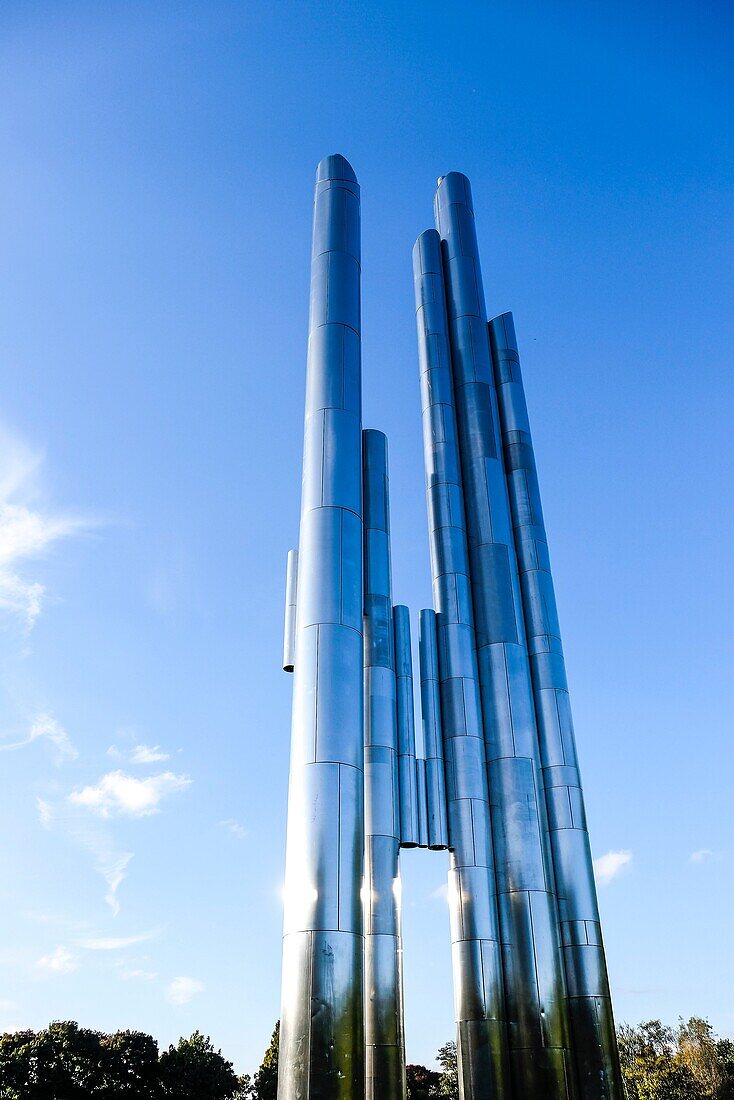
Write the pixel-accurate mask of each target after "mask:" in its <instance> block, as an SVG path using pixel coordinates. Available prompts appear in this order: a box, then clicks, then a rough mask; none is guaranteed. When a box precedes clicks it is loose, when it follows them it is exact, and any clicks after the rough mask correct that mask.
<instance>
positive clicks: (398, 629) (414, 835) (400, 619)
mask: <svg viewBox="0 0 734 1100" xmlns="http://www.w3.org/2000/svg"><path fill="white" fill-rule="evenodd" d="M393 626H394V630H395V674H396V677H397V702H398V787H399V791H400V843H401V844H402V846H403V848H416V847H417V846H418V839H419V838H418V795H417V791H416V767H415V711H414V701H413V651H412V647H411V643H410V611H409V610H408V608H407V607H404V606H403V605H402V604H396V605H395V607H394V608H393Z"/></svg>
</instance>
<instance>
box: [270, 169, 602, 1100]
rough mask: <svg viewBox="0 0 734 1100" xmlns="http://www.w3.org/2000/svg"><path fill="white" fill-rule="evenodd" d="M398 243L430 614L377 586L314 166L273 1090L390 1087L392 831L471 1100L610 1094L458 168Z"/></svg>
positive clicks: (373, 502) (565, 772)
mask: <svg viewBox="0 0 734 1100" xmlns="http://www.w3.org/2000/svg"><path fill="white" fill-rule="evenodd" d="M435 215H436V229H431V230H427V231H426V232H425V233H423V234H421V236H420V237H419V238H418V240H417V242H416V245H415V248H414V250H413V270H414V281H415V306H416V320H417V331H418V355H419V362H420V389H421V403H422V409H423V439H424V457H425V468H426V493H427V504H428V519H429V545H430V560H431V573H432V580H433V599H434V608H432V609H426V610H423V611H421V612H420V616H419V621H420V635H419V647H418V648H419V668H420V699H421V706H420V710H421V724H422V741H423V755H420V753H419V752H417V751H416V732H415V713H414V708H415V704H414V693H413V653H412V646H411V629H410V613H409V611H408V608H406V607H404V606H402V605H397V606H395V605H393V602H392V599H393V593H392V580H391V564H390V514H389V490H388V464H387V441H386V439H385V437H384V435H382V433H381V432H377V431H373V430H367V431H365V432H362V428H361V375H360V240H359V237H360V228H359V186H358V184H357V180H356V177H355V175H354V172H353V170H352V169H351V167H350V165H349V164H348V162H347V161H346V160H345V159H344V158H343V157H341V156H339V155H335V156H331V157H327V158H325V159H324V160H323V161H322V162H321V164H320V165H319V168H318V173H317V182H316V195H315V210H314V225H313V252H312V268H311V314H310V329H309V353H308V368H307V383H306V419H305V433H304V467H303V496H302V507H301V529H300V539H299V549H298V551H295V550H294V551H291V552H290V554H289V556H288V567H287V585H286V629H285V638H284V647H283V667H284V668H285V669H286V670H287V671H290V672H294V687H293V725H292V746H291V776H290V791H289V804H288V845H287V857H286V885H285V921H284V924H285V928H284V948H283V993H282V1013H281V1021H282V1022H281V1048H280V1069H279V1091H278V1096H279V1098H280V1100H347V1098H349V1100H402V1098H404V1097H405V1087H406V1086H405V1034H404V1023H403V984H402V941H401V928H400V897H401V887H400V848H401V847H402V848H416V847H417V848H430V849H433V850H439V851H440V850H446V849H448V850H449V891H448V896H449V906H450V917H451V940H452V956H453V968H454V1000H455V1010H456V1020H457V1046H458V1063H459V1088H460V1094H461V1097H462V1100H577V1098H578V1100H622V1097H623V1092H622V1084H621V1078H620V1074H619V1060H618V1056H617V1050H616V1039H615V1032H614V1021H613V1016H612V1007H611V998H610V993H609V983H608V978H607V972H606V962H605V956H604V949H603V946H602V939H601V927H600V923H599V912H598V907H597V902H596V891H595V886H594V879H593V867H592V863H591V856H590V849H589V840H588V833H587V831H586V821H585V817H584V808H583V795H582V791H581V783H580V779H579V772H578V764H577V758H576V747H575V740H574V733H573V727H572V724H571V717H570V709H569V705H568V687H567V683H566V678H565V672H564V666H563V654H562V650H561V643H560V634H559V629H558V617H557V612H556V605H555V596H554V593H553V583H552V579H551V574H550V567H549V560H548V548H547V542H546V536H545V528H544V524H543V516H542V511H541V507H540V494H539V488H538V480H537V473H536V470H535V462H534V457H533V450H532V440H531V437H530V429H529V423H528V416H527V409H526V405H525V395H524V391H523V388H522V379H521V375H520V365H519V356H518V353H517V344H516V340H515V332H514V326H513V323H512V316H511V315H510V314H502V315H501V316H499V317H495V318H494V319H493V320H492V321H490V322H489V325H487V322H486V315H485V306H484V294H483V289H482V279H481V271H480V265H479V253H478V247H477V239H476V231H475V225H474V210H473V205H472V200H471V190H470V187H469V181H468V180H467V179H466V177H465V176H462V175H460V174H459V173H454V172H452V173H450V174H449V175H447V176H443V177H441V178H440V179H439V181H438V189H437V192H436V200H435Z"/></svg>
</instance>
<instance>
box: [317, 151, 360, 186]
mask: <svg viewBox="0 0 734 1100" xmlns="http://www.w3.org/2000/svg"><path fill="white" fill-rule="evenodd" d="M326 180H349V182H350V183H356V182H357V177H356V175H355V174H354V169H353V168H352V166H351V164H350V163H349V161H348V160H347V158H346V157H343V156H342V155H341V153H332V154H331V156H329V157H324V158H323V160H320V161H319V166H318V168H317V169H316V182H317V183H324V182H325V181H326Z"/></svg>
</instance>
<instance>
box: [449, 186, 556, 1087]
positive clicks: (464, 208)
mask: <svg viewBox="0 0 734 1100" xmlns="http://www.w3.org/2000/svg"><path fill="white" fill-rule="evenodd" d="M435 216H436V226H437V229H438V231H439V233H440V235H441V255H442V261H443V270H444V277H445V284H446V301H447V313H448V323H449V324H448V327H449V342H450V348H451V363H452V373H453V383H454V400H455V406H456V419H457V429H458V444H459V454H460V461H461V471H462V480H463V488H464V499H465V505H466V520H467V533H468V541H469V559H470V579H471V594H472V601H473V605H474V614H475V620H476V644H477V660H478V667H479V678H480V684H481V692H482V709H483V714H484V734H485V741H486V748H487V765H488V773H489V793H490V800H491V807H492V834H493V839H494V855H495V868H496V881H497V895H498V906H499V918H500V928H501V934H502V954H503V963H504V976H505V992H506V1011H507V1025H508V1047H509V1052H510V1062H511V1073H512V1081H513V1090H514V1094H515V1096H517V1097H527V1096H543V1097H546V1098H548V1100H554V1098H563V1100H565V1098H567V1097H570V1096H572V1095H574V1089H573V1087H572V1084H571V1082H572V1079H573V1069H572V1066H571V1063H570V1057H569V1028H568V1014H567V1006H566V997H565V992H566V991H565V980H564V971H563V963H562V959H561V952H560V938H559V930H558V915H557V905H556V898H555V887H554V880H553V863H552V859H551V855H550V845H549V843H548V832H547V823H546V817H545V803H544V798H543V785H542V776H541V768H540V754H539V746H538V734H537V729H536V724H535V713H534V708H533V694H532V686H531V682H530V669H529V663H528V653H527V647H526V642H525V628H524V623H523V612H522V604H521V599H520V585H519V577H518V572H517V562H516V558H515V547H514V542H513V536H512V524H511V520H510V511H509V503H508V498H507V486H506V483H505V476H504V469H503V462H502V447H501V441H500V433H499V422H498V416H497V399H496V394H495V390H494V380H493V375H492V365H491V361H490V352H489V340H488V337H487V331H486V314H485V307H484V292H483V288H482V277H481V269H480V263H479V252H478V248H477V239H476V230H475V225H474V209H473V206H472V200H471V190H470V187H469V181H468V180H467V179H466V177H465V176H463V175H461V174H460V173H458V172H451V173H449V174H448V175H446V176H444V177H443V178H442V179H441V181H440V183H439V185H438V189H437V191H436V199H435Z"/></svg>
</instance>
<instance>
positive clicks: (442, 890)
mask: <svg viewBox="0 0 734 1100" xmlns="http://www.w3.org/2000/svg"><path fill="white" fill-rule="evenodd" d="M429 897H431V898H434V899H435V900H437V901H448V900H449V886H448V883H447V882H442V883H441V885H440V886H437V887H436V889H435V890H431V893H430V894H429Z"/></svg>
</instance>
